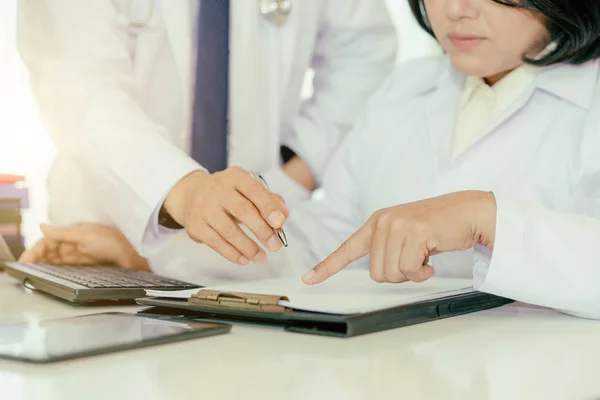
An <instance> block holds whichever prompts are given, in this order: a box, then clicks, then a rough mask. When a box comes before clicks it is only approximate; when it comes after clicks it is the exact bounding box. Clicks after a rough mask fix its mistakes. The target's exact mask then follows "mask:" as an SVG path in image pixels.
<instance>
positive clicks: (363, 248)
mask: <svg viewBox="0 0 600 400" xmlns="http://www.w3.org/2000/svg"><path fill="white" fill-rule="evenodd" d="M371 237H372V228H371V226H370V225H369V224H366V225H364V226H363V227H362V228H360V229H359V230H358V231H357V232H356V233H355V234H354V235H352V236H350V238H348V240H346V241H345V242H344V243H343V244H342V245H341V246H340V247H338V249H337V250H336V251H334V252H333V253H331V255H330V256H329V257H327V258H326V259H325V260H323V261H321V262H320V263H319V264H318V265H317V266H316V267H314V268H313V269H312V270H311V271H309V272H308V273H307V274H306V275H304V276H303V277H302V281H303V282H304V283H306V284H307V285H316V284H317V283H321V282H323V281H325V280H327V279H329V278H331V277H332V276H333V275H335V274H337V273H338V272H340V271H341V270H343V269H344V268H346V267H347V266H348V264H350V263H352V262H354V261H356V260H358V259H360V258H363V257H364V256H366V255H367V254H369V252H370V251H371Z"/></svg>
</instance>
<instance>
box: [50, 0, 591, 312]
mask: <svg viewBox="0 0 600 400" xmlns="http://www.w3.org/2000/svg"><path fill="white" fill-rule="evenodd" d="M410 3H411V6H412V9H413V11H414V13H415V15H416V16H417V19H418V20H419V22H420V23H421V25H422V26H423V27H424V28H425V29H427V30H431V31H432V32H433V33H434V34H435V36H436V38H437V39H438V40H439V42H440V44H441V45H442V46H443V47H444V49H445V51H446V55H444V56H441V57H435V58H428V59H423V60H417V61H414V62H411V63H408V64H406V65H403V66H401V67H399V68H398V70H397V71H396V72H395V73H393V74H392V76H391V77H390V78H389V79H388V80H387V82H386V83H385V84H384V85H382V88H381V89H380V90H379V91H378V93H376V94H375V95H374V97H373V98H372V99H371V101H370V104H369V105H368V106H367V110H366V112H365V114H364V115H363V116H362V118H361V119H360V121H359V122H358V124H357V125H356V127H355V129H354V131H353V133H352V134H351V135H350V137H349V138H348V139H347V140H346V141H345V143H344V145H343V147H342V148H341V149H340V151H339V152H338V153H337V155H336V157H335V158H334V160H332V162H331V165H330V168H329V169H328V172H327V174H326V177H325V181H324V186H323V196H320V197H319V198H318V199H312V200H310V201H307V202H305V203H303V204H302V205H300V206H298V207H295V208H294V209H292V210H291V214H290V219H289V221H288V223H287V224H286V231H287V232H288V237H289V239H290V248H289V249H286V251H285V252H283V253H278V254H277V255H276V257H271V258H270V260H269V262H268V264H267V267H260V268H259V267H256V268H255V267H254V266H253V267H250V268H245V269H244V270H245V271H242V272H240V273H239V275H238V276H242V277H243V278H247V276H245V275H244V274H249V272H246V271H247V270H248V269H251V270H254V271H257V272H255V276H257V277H264V276H268V275H271V276H273V275H281V274H304V277H303V280H304V282H305V283H307V284H318V283H319V282H322V281H323V280H325V279H327V278H328V277H330V276H331V275H333V274H335V273H337V272H339V271H341V270H342V269H344V268H345V267H346V266H348V265H349V264H352V266H353V267H355V268H370V271H371V276H372V277H373V279H375V280H376V281H378V282H394V283H401V282H404V281H407V280H411V281H415V282H421V281H424V280H426V279H429V278H430V277H431V276H433V275H434V274H435V275H446V276H462V277H464V276H473V278H474V284H475V287H476V288H477V289H479V290H481V291H485V292H489V293H493V294H496V295H500V296H505V297H509V298H513V299H516V300H520V301H524V302H529V303H533V304H537V305H542V306H547V307H552V308H556V309H560V310H564V311H567V312H570V313H574V314H577V315H582V316H596V317H597V316H600V292H599V291H598V284H599V283H600V267H599V266H598V260H600V251H599V250H598V249H600V247H599V246H598V242H599V241H600V219H599V218H600V157H598V155H597V151H598V149H599V148H600V60H599V59H600V36H599V35H598V32H600V3H598V2H597V1H596V0H583V1H579V2H577V3H576V4H574V3H573V2H572V1H571V0H544V1H538V0H524V1H522V2H519V3H518V5H517V6H516V7H511V6H509V5H507V4H504V3H503V2H502V1H501V0H498V1H494V0H410ZM511 5H512V4H511ZM425 10H427V15H425V14H424V12H425ZM407 77H409V78H410V79H407ZM56 239H60V238H56ZM108 242H110V241H107V243H108ZM90 243H91V242H90ZM113 243H117V241H114V242H113ZM342 243H343V244H342ZM112 247H113V248H116V247H117V246H116V245H113V246H112ZM208 253H209V252H207V254H208ZM182 254H183V253H182ZM188 257H189V258H188V259H187V260H177V258H174V263H175V264H177V263H180V267H181V270H182V271H184V270H185V271H187V278H188V279H189V278H192V277H195V279H196V280H197V281H199V282H200V281H203V280H206V279H208V281H210V277H211V276H217V275H218V274H219V271H225V272H222V273H223V274H226V273H232V272H231V271H234V267H233V266H232V265H230V264H228V263H226V262H220V263H219V262H218V261H214V265H211V266H209V265H208V262H207V264H205V263H204V260H207V258H202V257H205V256H202V255H198V254H196V255H194V257H197V258H195V259H194V258H192V257H191V256H188ZM199 260H202V263H199V262H198V261H199ZM321 260H324V261H322V262H320V263H319V264H318V265H317V266H316V267H315V268H314V269H312V270H308V272H307V269H308V268H310V267H309V266H310V265H313V264H315V263H318V262H319V261H321ZM165 261H166V260H165ZM165 265H167V264H165ZM157 267H158V265H157ZM166 268H167V267H165V269H163V270H166ZM261 268H262V269H261ZM267 268H268V269H267ZM159 271H160V268H159Z"/></svg>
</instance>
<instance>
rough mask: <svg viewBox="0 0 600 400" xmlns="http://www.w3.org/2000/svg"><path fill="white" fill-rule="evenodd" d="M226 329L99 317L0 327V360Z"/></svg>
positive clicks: (87, 351) (42, 358)
mask: <svg viewBox="0 0 600 400" xmlns="http://www.w3.org/2000/svg"><path fill="white" fill-rule="evenodd" d="M229 329H230V326H229V325H221V324H213V323H204V322H195V321H187V320H183V319H158V318H151V317H143V316H138V315H135V314H125V313H103V314H94V315H86V316H81V317H71V318H63V319H56V320H47V321H40V322H38V323H23V324H13V325H4V326H0V357H5V358H15V359H21V360H25V361H34V362H48V361H56V360H61V359H68V358H74V357H79V356H85V355H93V354H100V353H106V352H111V351H118V350H124V349H131V348H136V347H143V346H147V345H150V344H154V343H163V342H171V341H176V340H183V339H186V338H192V337H199V336H210V335H215V334H219V333H227V332H228V331H229Z"/></svg>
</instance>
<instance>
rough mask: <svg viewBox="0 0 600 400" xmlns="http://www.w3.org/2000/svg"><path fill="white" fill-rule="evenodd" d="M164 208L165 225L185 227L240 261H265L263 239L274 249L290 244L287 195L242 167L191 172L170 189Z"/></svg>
mask: <svg viewBox="0 0 600 400" xmlns="http://www.w3.org/2000/svg"><path fill="white" fill-rule="evenodd" d="M161 212H162V215H163V216H165V215H166V217H165V218H163V219H162V220H161V215H159V223H161V225H163V226H166V227H168V228H171V227H173V228H177V227H178V225H179V227H183V228H184V229H185V231H186V232H187V234H188V236H189V237H190V238H191V239H192V240H194V241H196V242H198V243H203V244H205V245H207V246H208V247H210V248H212V249H213V250H215V251H216V252H217V253H219V254H221V255H222V256H223V257H225V258H226V259H228V260H229V261H231V262H234V263H236V264H240V265H248V264H250V263H251V262H252V263H258V264H260V263H264V262H265V261H266V260H267V254H266V253H265V251H264V250H263V249H262V248H261V247H260V246H259V245H258V242H260V243H261V244H262V245H263V246H264V247H265V248H266V249H268V250H269V251H272V252H276V251H279V250H280V249H281V248H282V247H283V246H287V240H286V237H285V234H284V233H283V230H282V229H281V228H282V226H283V224H284V223H285V220H286V219H287V217H288V209H287V207H286V206H285V204H284V202H283V199H282V198H281V196H279V195H278V194H276V193H272V192H271V191H270V190H269V187H268V185H267V184H266V182H265V180H264V179H263V178H262V177H261V176H260V175H258V174H255V173H249V172H248V171H246V170H244V169H242V168H239V167H229V168H227V169H226V170H224V171H220V172H216V173H213V174H209V173H207V172H204V171H197V172H194V173H192V174H190V175H188V176H187V177H185V178H184V179H183V180H181V181H180V182H179V183H178V184H177V185H176V186H175V188H173V189H172V190H171V192H170V193H169V195H168V196H167V199H166V200H165V202H164V204H163V210H162V211H161ZM168 218H171V219H172V220H173V222H172V223H171V222H170V221H169V220H168ZM165 221H166V222H168V224H167V223H166V222H165ZM240 224H241V225H244V226H245V227H247V228H248V230H249V231H250V232H252V233H253V234H254V236H255V237H256V239H258V242H255V240H254V238H252V237H251V236H250V235H249V234H246V232H244V231H243V230H242V229H241V227H240V226H239V225H240Z"/></svg>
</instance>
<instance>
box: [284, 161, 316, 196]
mask: <svg viewBox="0 0 600 400" xmlns="http://www.w3.org/2000/svg"><path fill="white" fill-rule="evenodd" d="M282 169H283V172H285V174H286V175H288V176H289V177H290V178H292V179H293V180H295V181H296V182H298V183H299V184H300V185H302V186H304V187H305V188H306V189H307V190H309V191H311V192H312V191H314V190H315V189H316V186H317V183H316V181H315V178H314V176H313V173H312V171H311V170H310V168H308V165H306V163H305V162H304V161H302V159H301V158H300V157H298V156H296V157H293V158H292V159H290V160H289V161H288V162H287V163H285V164H284V165H283V168H282Z"/></svg>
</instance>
